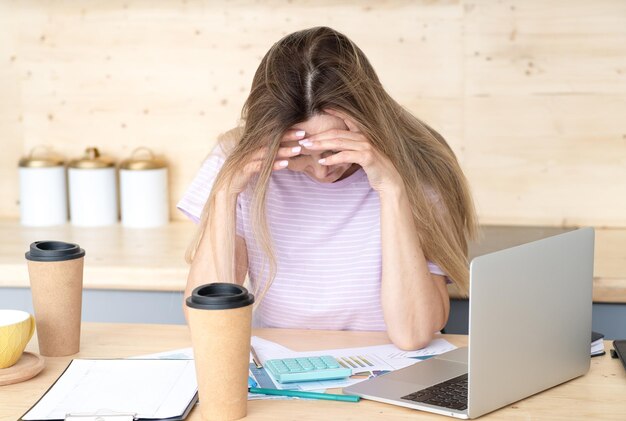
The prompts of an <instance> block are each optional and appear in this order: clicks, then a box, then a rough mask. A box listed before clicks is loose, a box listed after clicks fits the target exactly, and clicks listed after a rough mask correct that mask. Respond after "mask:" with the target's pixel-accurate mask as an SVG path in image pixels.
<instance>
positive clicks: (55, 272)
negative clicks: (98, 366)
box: [26, 241, 85, 357]
mask: <svg viewBox="0 0 626 421" xmlns="http://www.w3.org/2000/svg"><path fill="white" fill-rule="evenodd" d="M84 256H85V250H83V249H81V248H80V247H79V246H78V244H72V243H65V242H63V241H36V242H34V243H32V244H31V245H30V250H29V251H28V252H27V253H26V260H27V263H28V276H29V279H30V289H31V293H32V297H33V307H34V309H35V320H36V322H37V339H38V341H39V352H40V353H41V355H44V356H47V357H62V356H66V355H72V354H76V353H77V352H78V351H79V349H80V321H81V310H82V301H83V300H82V297H83V261H84Z"/></svg>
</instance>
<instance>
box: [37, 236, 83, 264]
mask: <svg viewBox="0 0 626 421" xmlns="http://www.w3.org/2000/svg"><path fill="white" fill-rule="evenodd" d="M84 255H85V250H83V249H81V248H80V246H79V245H78V244H73V243H65V242H63V241H35V242H34V243H32V244H31V245H30V250H29V251H27V252H26V259H27V260H32V261H35V262H61V261H63V260H72V259H79V258H81V257H83V256H84Z"/></svg>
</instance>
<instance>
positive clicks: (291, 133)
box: [281, 129, 305, 142]
mask: <svg viewBox="0 0 626 421" xmlns="http://www.w3.org/2000/svg"><path fill="white" fill-rule="evenodd" d="M304 135H305V132H304V130H296V129H289V130H287V131H286V132H285V134H284V135H283V138H282V139H281V142H293V141H295V140H300V139H302V138H304Z"/></svg>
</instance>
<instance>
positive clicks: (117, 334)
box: [0, 323, 626, 421]
mask: <svg viewBox="0 0 626 421" xmlns="http://www.w3.org/2000/svg"><path fill="white" fill-rule="evenodd" d="M254 334H255V335H258V336H260V337H263V338H265V339H268V340H271V341H275V342H278V343H280V344H282V345H285V346H287V347H289V348H292V349H294V350H300V351H305V350H314V349H325V348H326V349H328V348H344V347H355V346H368V345H379V344H383V343H388V340H387V338H386V335H385V334H384V333H381V332H376V333H372V332H345V331H342V332H331V331H311V330H308V331H307V330H281V329H259V330H256V331H254ZM444 336H445V338H446V339H448V340H449V341H450V342H452V343H454V344H455V345H458V346H463V345H465V344H466V343H467V338H466V337H465V336H458V335H444ZM36 345H37V341H36V340H34V339H33V341H31V342H30V344H29V346H28V348H27V349H28V350H30V351H36V350H37V346H36ZM188 346H190V338H189V332H188V330H187V327H186V326H179V325H138V324H127V325H124V324H94V323H84V324H83V330H82V338H81V352H80V353H79V354H77V355H75V356H74V357H76V358H92V357H104V358H121V357H130V356H134V355H141V354H149V353H155V352H160V351H166V350H171V349H176V348H184V347H188ZM605 346H606V347H607V349H608V346H609V344H608V342H607V343H606V344H605ZM70 360H71V357H60V358H46V368H45V369H44V371H43V372H42V373H41V374H39V376H37V377H35V378H34V379H31V380H29V381H26V382H23V383H19V384H14V385H8V386H2V387H0V420H1V421H9V420H10V421H14V420H16V419H18V418H19V417H20V416H21V415H22V414H23V413H24V412H26V411H27V410H28V409H29V408H30V407H31V406H32V405H33V404H34V403H35V402H36V401H37V400H38V399H39V398H40V397H41V395H42V394H43V393H44V392H45V391H46V390H47V389H48V387H49V386H50V385H51V384H52V382H54V380H55V379H56V378H57V377H58V376H59V375H60V374H61V372H62V371H63V369H64V368H65V367H66V366H67V364H68V362H69V361H70ZM624 396H626V371H624V369H623V367H622V366H621V364H620V362H619V361H618V360H612V359H611V358H610V357H609V356H608V353H607V355H605V356H602V357H596V358H593V359H592V360H591V370H590V372H589V373H588V374H587V375H585V376H583V377H580V378H578V379H575V380H572V381H570V382H568V383H565V384H563V385H560V386H557V387H555V388H552V389H550V390H547V391H545V392H542V393H540V394H538V395H535V396H532V397H530V398H527V399H524V400H523V401H520V402H517V403H514V404H512V405H510V406H508V407H506V408H503V409H501V410H498V411H495V412H493V413H491V414H488V415H486V416H485V417H483V418H481V419H493V420H528V419H533V420H567V421H571V420H579V419H592V420H600V419H606V420H618V419H619V420H623V419H624V415H625V414H626V400H625V399H624ZM322 418H325V419H328V420H342V419H346V420H348V419H350V420H359V421H362V420H414V419H432V420H445V419H451V418H447V417H442V416H439V415H433V414H428V413H424V412H419V411H414V410H410V409H406V408H400V407H397V406H393V405H387V404H382V403H378V402H373V401H367V400H363V401H361V402H360V403H358V404H353V403H345V402H328V401H300V400H281V401H270V400H266V401H252V402H249V405H248V417H247V418H246V419H249V420H268V421H276V420H294V419H297V420H319V419H322ZM188 419H189V420H190V421H200V411H198V410H197V409H196V410H194V411H192V413H191V414H190V416H189V418H188Z"/></svg>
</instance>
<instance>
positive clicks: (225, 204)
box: [183, 192, 248, 318]
mask: <svg viewBox="0 0 626 421" xmlns="http://www.w3.org/2000/svg"><path fill="white" fill-rule="evenodd" d="M236 202H237V195H236V194H228V193H226V192H218V193H217V195H216V198H215V212H216V214H215V218H216V220H217V221H226V220H228V219H227V212H228V209H236V206H235V205H236ZM207 227H208V224H207ZM216 229H217V232H216V233H215V234H216V240H217V244H227V243H226V240H227V238H228V236H227V228H226V226H225V224H216ZM210 237H211V236H210V235H209V234H208V233H207V232H206V231H205V232H204V235H203V236H202V239H201V240H200V244H199V245H198V249H197V250H196V254H195V256H194V259H193V261H192V262H191V267H190V269H189V275H188V276H187V286H186V287H185V298H186V297H189V296H190V295H191V292H192V291H193V289H194V288H196V287H197V286H200V285H202V284H209V283H213V282H224V280H220V279H219V278H218V276H217V271H216V268H215V261H214V260H213V257H214V256H213V246H212V244H211V238H210ZM224 252H225V248H219V249H218V250H216V254H215V256H216V257H217V258H218V259H227V258H228V256H225V253H224ZM222 261H225V260H222ZM235 268H236V270H235V278H236V279H235V281H236V282H237V283H238V284H240V285H243V282H244V280H245V278H246V274H247V272H248V251H247V249H246V242H245V240H244V239H243V238H242V237H240V236H236V238H235ZM183 311H184V313H185V318H187V306H186V305H185V303H184V302H183Z"/></svg>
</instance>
